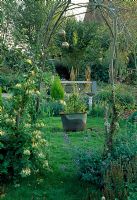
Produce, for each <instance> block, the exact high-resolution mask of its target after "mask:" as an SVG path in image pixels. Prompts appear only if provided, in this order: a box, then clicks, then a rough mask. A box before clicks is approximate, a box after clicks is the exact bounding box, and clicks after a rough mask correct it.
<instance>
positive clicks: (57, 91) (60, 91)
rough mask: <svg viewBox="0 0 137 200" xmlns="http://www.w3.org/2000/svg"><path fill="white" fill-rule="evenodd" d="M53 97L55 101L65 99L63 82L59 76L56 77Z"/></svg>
mask: <svg viewBox="0 0 137 200" xmlns="http://www.w3.org/2000/svg"><path fill="white" fill-rule="evenodd" d="M51 97H52V99H54V100H63V99H64V88H63V86H62V85H61V81H60V78H59V77H58V76H56V77H55V79H54V81H53V84H52V86H51Z"/></svg>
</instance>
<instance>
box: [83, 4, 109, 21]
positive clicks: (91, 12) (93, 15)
mask: <svg viewBox="0 0 137 200" xmlns="http://www.w3.org/2000/svg"><path fill="white" fill-rule="evenodd" d="M108 2H109V0H104V2H103V3H106V4H107V3H108ZM89 4H90V3H89ZM84 21H86V22H89V21H95V22H103V19H102V15H101V13H100V11H99V10H98V9H95V8H94V7H93V8H92V7H91V5H90V6H88V7H87V11H86V14H85V17H84Z"/></svg>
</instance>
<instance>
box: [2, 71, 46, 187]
mask: <svg viewBox="0 0 137 200" xmlns="http://www.w3.org/2000/svg"><path fill="white" fill-rule="evenodd" d="M34 74H35V73H30V74H29V75H28V76H27V77H25V78H24V80H23V81H22V82H21V83H20V84H16V86H15V88H14V90H13V96H12V97H11V98H10V99H7V100H6V101H3V106H2V107H1V112H0V127H1V128H0V163H1V164H0V180H1V182H2V183H3V182H4V181H8V182H9V181H11V180H13V179H16V178H19V177H26V176H28V175H30V174H32V173H35V172H38V171H39V170H42V169H47V168H48V157H47V146H48V143H47V141H46V140H45V138H44V135H43V132H42V128H40V127H41V126H43V125H44V124H42V123H41V122H39V120H40V119H39V118H38V116H37V118H35V120H33V119H34V118H33V117H34V115H35V100H36V98H37V95H39V92H38V91H37V90H36V89H37V87H36V85H35V84H34V83H35V81H36V80H37V77H36V76H34Z"/></svg>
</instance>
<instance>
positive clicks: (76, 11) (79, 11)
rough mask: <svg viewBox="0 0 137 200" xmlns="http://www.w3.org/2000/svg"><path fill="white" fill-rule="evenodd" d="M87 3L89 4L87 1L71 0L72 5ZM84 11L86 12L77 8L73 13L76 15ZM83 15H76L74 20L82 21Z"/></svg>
mask: <svg viewBox="0 0 137 200" xmlns="http://www.w3.org/2000/svg"><path fill="white" fill-rule="evenodd" d="M88 2H89V0H72V3H88ZM85 11H86V8H78V9H75V10H73V13H74V14H77V13H83V12H85ZM84 15H85V14H83V15H76V18H77V19H78V20H83V19H84Z"/></svg>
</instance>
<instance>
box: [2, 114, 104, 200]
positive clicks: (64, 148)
mask: <svg viewBox="0 0 137 200" xmlns="http://www.w3.org/2000/svg"><path fill="white" fill-rule="evenodd" d="M45 121H46V124H47V127H46V129H45V137H46V138H47V140H48V141H49V144H50V145H49V166H50V171H49V172H46V171H45V174H44V175H43V176H31V177H29V178H27V179H24V180H23V181H22V182H21V183H20V186H19V187H15V186H13V185H12V186H9V187H8V188H7V189H6V193H5V197H3V198H2V199H4V200H31V199H38V200H44V199H46V200H87V199H88V193H94V187H93V186H91V185H88V184H82V183H81V181H79V180H78V178H77V169H76V166H75V164H74V161H73V159H74V154H75V150H77V149H78V148H86V149H87V148H93V149H98V150H101V149H102V148H103V144H104V137H103V131H104V128H103V119H102V118H92V117H88V122H87V130H86V131H84V132H77V133H76V132H73V133H68V134H67V135H66V134H64V133H63V130H62V124H61V120H60V118H59V117H54V118H45ZM94 196H95V194H94ZM97 196H98V194H97ZM97 196H95V198H91V199H93V200H94V199H95V200H98V199H100V198H98V197H97Z"/></svg>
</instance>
